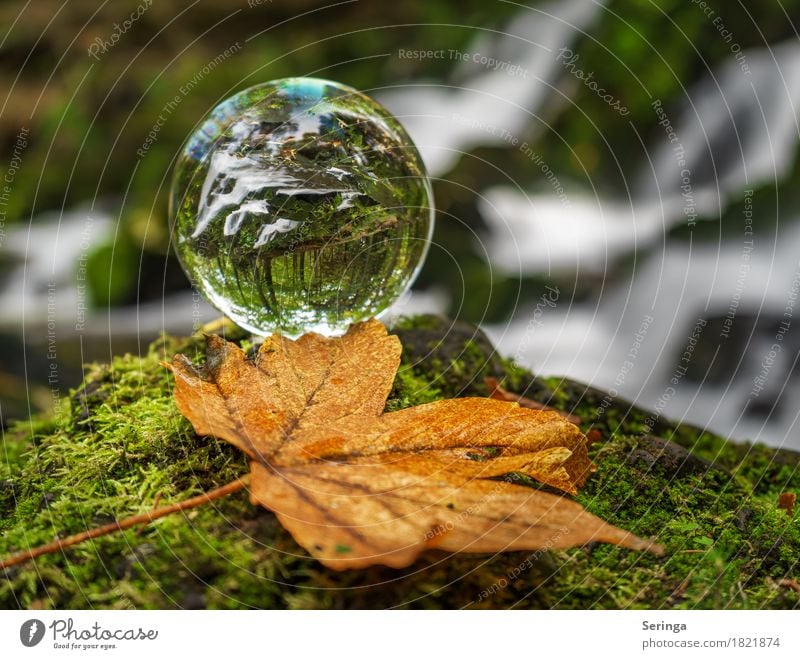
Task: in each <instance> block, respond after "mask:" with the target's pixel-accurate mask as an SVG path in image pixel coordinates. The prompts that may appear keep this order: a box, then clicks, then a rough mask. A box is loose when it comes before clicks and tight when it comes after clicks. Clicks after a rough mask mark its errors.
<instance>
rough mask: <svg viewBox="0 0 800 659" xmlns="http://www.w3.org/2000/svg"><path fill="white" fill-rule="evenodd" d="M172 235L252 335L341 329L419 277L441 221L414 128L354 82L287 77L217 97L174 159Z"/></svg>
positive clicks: (192, 267)
mask: <svg viewBox="0 0 800 659" xmlns="http://www.w3.org/2000/svg"><path fill="white" fill-rule="evenodd" d="M170 204H171V210H170V215H171V217H172V219H173V240H174V242H175V249H176V251H177V253H178V256H179V258H180V260H181V263H182V265H183V267H184V269H185V270H186V272H187V274H188V275H189V277H190V279H191V281H192V283H193V285H194V286H196V287H197V288H199V290H200V291H201V292H202V293H203V294H204V295H205V296H206V298H207V299H208V300H209V301H210V302H211V303H212V304H213V305H214V306H215V307H217V308H218V309H219V310H220V311H222V312H223V313H224V314H225V315H227V316H228V317H229V318H230V319H231V320H233V321H234V322H235V323H236V324H237V325H239V326H240V327H243V328H245V329H247V330H249V331H251V332H253V333H254V334H259V335H266V334H269V333H271V332H275V331H277V332H280V333H281V334H284V335H287V336H292V337H296V336H299V335H300V334H303V333H305V332H310V331H314V332H319V333H322V334H326V335H337V334H341V333H343V332H344V331H346V330H347V328H348V326H349V325H350V324H351V323H355V322H358V321H361V320H365V319H367V318H369V317H372V316H376V315H379V314H380V313H381V312H382V311H384V310H386V309H387V308H388V307H389V306H390V305H391V304H392V303H393V302H395V301H396V300H397V299H398V298H399V297H400V296H401V295H402V294H403V293H404V292H405V291H406V290H407V289H408V287H409V286H410V285H411V283H412V282H413V280H414V278H415V276H416V274H417V272H418V270H419V268H420V267H421V265H422V261H423V259H424V257H425V254H426V252H427V248H428V244H429V242H430V237H431V232H432V230H433V203H432V195H431V188H430V183H429V181H428V178H427V176H426V173H425V168H424V165H423V163H422V159H421V157H420V155H419V153H418V151H417V149H416V147H415V146H414V144H413V142H412V141H411V139H410V138H409V136H408V134H407V133H406V131H405V129H404V128H403V127H402V126H401V125H400V123H399V122H398V120H397V119H395V118H394V117H393V116H392V115H391V114H390V113H389V112H388V111H387V110H386V109H384V108H383V107H382V106H381V105H379V104H378V103H377V102H376V101H374V100H372V99H371V98H369V97H368V96H366V95H364V94H362V93H360V92H358V91H356V90H355V89H352V88H350V87H347V86H345V85H342V84H339V83H336V82H331V81H328V80H320V79H315V78H285V79H281V80H274V81H271V82H267V83H264V84H261V85H257V86H255V87H251V88H249V89H246V90H244V91H242V92H239V93H238V94H236V95H234V96H231V97H230V98H228V99H227V100H225V101H223V102H222V103H220V104H219V105H218V106H217V107H216V108H214V110H212V112H211V113H210V114H209V115H208V117H206V119H205V120H204V122H203V123H202V124H201V125H200V127H199V129H198V130H197V131H195V132H194V133H193V134H192V135H191V136H190V137H189V139H188V140H187V142H186V144H185V145H184V147H183V149H182V151H181V153H180V155H179V160H178V162H177V165H176V168H175V174H174V178H173V182H172V191H171V200H170Z"/></svg>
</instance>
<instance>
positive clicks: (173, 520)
mask: <svg viewBox="0 0 800 659" xmlns="http://www.w3.org/2000/svg"><path fill="white" fill-rule="evenodd" d="M223 328H226V326H224V325H223ZM228 329H229V328H228ZM396 331H397V332H398V334H400V336H401V337H402V340H403V341H404V344H405V350H404V355H403V365H402V367H401V369H400V371H399V372H398V374H397V378H396V380H395V386H394V389H393V391H392V394H391V397H390V400H389V403H388V408H389V409H399V408H402V407H406V406H409V405H416V404H419V403H422V402H427V401H430V400H435V399H437V398H440V397H444V396H453V395H465V394H469V395H474V394H480V393H485V389H484V387H485V385H484V383H483V377H484V376H485V375H492V376H494V377H500V378H502V379H503V381H504V386H506V388H509V389H512V390H514V391H517V392H519V393H525V394H526V395H527V396H529V397H532V398H536V399H538V400H541V401H543V402H548V403H550V404H551V405H554V406H555V407H558V408H561V409H565V410H569V411H571V412H573V413H575V414H577V415H578V416H580V417H581V419H583V420H584V424H583V425H584V430H586V431H593V432H592V437H597V438H598V439H597V441H595V442H594V443H593V444H592V453H593V457H594V459H595V462H596V464H597V472H596V473H595V474H594V475H593V476H592V477H591V478H590V479H589V481H588V482H587V485H586V487H585V488H584V490H583V491H582V492H581V494H580V495H579V497H578V499H579V500H580V501H581V503H582V504H583V505H585V506H586V507H587V508H588V509H589V510H591V511H592V512H594V513H595V514H597V515H600V516H601V517H603V518H605V519H607V520H608V521H610V522H612V523H614V524H617V525H619V526H622V527H624V528H627V529H629V530H631V531H633V532H634V533H636V534H638V535H640V536H649V537H655V538H657V539H658V540H659V541H660V542H662V543H663V544H664V545H665V546H666V550H667V551H666V554H665V555H664V556H663V557H656V556H652V555H650V554H643V553H635V552H630V551H627V550H623V549H619V548H617V547H612V546H607V545H590V546H587V547H584V548H579V549H572V550H567V551H551V552H534V553H530V552H513V553H507V554H497V555H461V556H451V555H446V554H443V553H436V552H430V553H428V554H426V555H425V556H424V557H423V558H422V559H421V560H419V561H418V562H417V563H415V564H414V565H413V566H411V567H409V568H407V569H405V570H392V569H389V568H379V567H378V568H372V569H368V570H362V571H354V572H345V573H337V572H332V571H329V570H326V569H325V568H323V567H322V566H321V565H320V564H319V563H317V562H315V561H314V560H312V559H310V558H309V557H308V556H307V555H306V554H305V553H304V552H303V550H302V549H301V548H300V547H298V546H297V545H296V544H295V543H294V541H293V540H292V538H291V537H290V536H289V535H288V534H287V533H286V531H284V530H283V528H282V527H281V526H280V524H278V523H277V522H276V520H275V518H274V516H273V515H272V514H271V513H270V512H268V511H266V510H264V509H262V508H259V507H254V506H251V505H250V504H249V502H248V501H247V497H246V494H244V493H238V494H235V495H232V496H230V497H228V498H227V499H223V500H219V501H216V502H215V503H214V504H213V505H210V506H206V507H203V508H199V509H195V510H192V511H189V512H187V513H186V514H183V515H174V516H172V517H166V518H164V519H161V520H159V521H158V522H156V523H154V524H152V525H151V526H148V527H145V528H139V529H132V530H129V531H126V532H124V533H117V534H115V535H111V536H107V537H104V538H100V539H98V540H95V541H93V542H87V543H85V544H82V545H79V546H77V547H74V548H72V549H70V550H67V551H66V552H64V553H63V554H55V555H50V556H45V557H41V558H39V559H37V560H36V561H35V562H34V563H28V564H27V565H23V566H19V567H15V568H10V569H8V570H6V573H5V575H4V579H3V580H2V581H1V582H0V605H1V606H5V607H20V606H21V607H45V608H55V607H78V608H80V607H88V606H96V607H108V608H130V607H137V608H138V607H215V608H241V607H267V608H270V607H279V608H284V607H289V608H298V607H325V608H327V607H386V606H403V607H432V608H433V607H437V608H438V607H462V606H472V607H481V608H502V607H508V606H511V605H515V606H518V607H519V606H521V607H531V608H535V607H558V608H615V607H651V608H707V607H714V608H717V607H721V608H765V607H773V608H793V607H798V606H800V604H799V597H798V593H797V592H796V591H794V590H792V588H791V587H789V584H790V580H791V579H792V578H794V577H796V576H797V571H798V559H800V508H798V509H797V510H795V511H794V512H793V513H792V514H787V512H786V511H785V510H783V509H780V508H778V505H777V502H778V496H779V495H780V494H781V493H782V492H786V491H794V492H797V491H800V469H798V467H799V466H800V454H798V453H795V452H792V451H786V450H775V449H770V448H768V447H764V446H759V445H756V446H750V445H746V444H736V443H732V442H729V441H727V440H725V439H723V438H721V437H717V436H715V435H712V434H710V433H708V432H703V431H701V430H699V429H696V428H692V427H688V426H674V425H671V424H669V423H666V422H664V421H662V420H655V419H653V418H652V417H650V416H648V414H647V413H646V412H644V411H642V410H639V409H637V408H635V407H633V406H631V405H630V404H628V403H626V402H624V401H620V400H616V399H613V398H610V397H609V396H608V395H607V394H606V393H605V392H602V391H599V390H596V389H592V388H589V387H586V386H584V385H581V384H579V383H576V382H573V381H569V380H563V379H557V378H536V377H534V376H532V375H531V374H530V373H527V372H525V371H523V370H522V369H520V368H519V367H517V366H515V365H513V364H510V363H509V362H508V361H507V360H505V359H503V358H501V357H500V356H498V355H497V354H495V353H494V350H493V348H492V346H491V343H490V342H489V341H488V340H487V339H486V337H485V336H484V335H483V334H482V333H480V332H479V331H478V330H476V329H475V328H474V327H471V326H467V325H463V324H455V325H453V324H452V323H451V322H450V321H447V320H446V319H441V318H436V317H418V318H413V319H409V320H405V321H402V322H401V323H399V324H398V326H397V329H396ZM228 338H233V339H235V340H238V341H239V342H240V343H241V344H243V345H244V347H245V348H249V347H250V346H249V345H248V342H247V339H246V338H245V337H243V336H241V335H238V336H236V335H235V334H234V335H231V334H229V335H228ZM178 351H180V352H186V353H188V354H190V355H194V356H196V357H197V358H198V359H199V358H201V352H202V341H201V339H200V337H191V338H189V339H173V338H165V339H163V340H161V341H159V342H157V343H155V344H154V345H152V346H151V347H150V349H149V351H148V353H147V354H146V355H143V356H132V355H125V356H123V357H117V358H115V359H114V360H113V362H112V363H111V364H110V365H103V364H95V365H91V366H89V367H88V369H87V374H86V379H85V382H84V383H83V385H82V386H81V387H80V388H79V389H78V390H77V391H75V392H74V394H73V396H72V397H71V399H70V400H68V401H64V402H63V404H62V406H61V407H60V409H59V410H58V411H57V412H56V413H55V414H53V415H51V416H47V417H38V418H34V419H31V420H29V421H25V422H22V423H18V424H16V425H15V426H14V427H13V428H11V429H10V430H9V431H8V432H7V433H6V434H5V437H4V440H3V461H2V464H0V520H1V521H0V553H2V554H6V553H10V552H12V551H15V550H18V549H21V548H23V547H28V546H31V545H37V544H40V543H43V542H46V541H49V540H52V539H53V537H54V536H56V535H59V536H64V535H67V534H71V533H75V532H78V531H81V530H83V529H85V528H87V527H91V526H95V525H98V524H102V523H105V522H108V521H109V520H110V519H112V518H114V517H123V516H127V515H130V514H134V513H137V512H142V511H144V510H147V509H149V508H151V507H152V506H154V505H156V503H157V502H161V503H162V504H163V503H167V502H173V501H179V500H182V499H185V498H187V497H189V496H191V495H193V494H197V493H198V492H202V491H205V490H209V489H211V488H213V487H216V486H219V485H222V484H224V483H226V482H228V481H230V480H232V479H234V478H236V477H237V476H238V475H240V474H242V473H244V472H245V471H246V468H247V465H246V462H245V459H244V457H243V455H241V454H240V453H239V452H237V451H236V450H234V449H233V448H231V447H230V446H228V445H227V444H225V443H222V442H217V441H215V440H214V439H210V438H204V437H198V436H196V435H195V434H194V433H193V431H192V429H191V426H190V425H189V424H188V422H187V421H186V420H185V419H183V417H181V415H180V414H179V413H178V411H177V409H176V408H175V405H174V403H173V400H172V391H171V386H172V383H171V379H170V376H169V374H168V373H167V371H166V370H165V369H164V368H163V367H162V366H161V365H160V361H161V360H163V359H165V358H169V357H170V356H171V355H172V354H173V353H174V352H178Z"/></svg>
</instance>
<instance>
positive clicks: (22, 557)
mask: <svg viewBox="0 0 800 659" xmlns="http://www.w3.org/2000/svg"><path fill="white" fill-rule="evenodd" d="M248 481H249V477H248V476H242V478H237V479H236V480H235V481H232V482H230V483H228V484H226V485H223V486H222V487H218V488H216V489H214V490H211V491H210V492H204V493H203V494H199V495H197V496H196V497H192V498H191V499H186V500H185V501H180V502H178V503H173V504H170V505H169V506H163V507H162V508H154V509H152V510H149V511H148V512H146V513H141V514H139V515H132V516H131V517H126V518H125V519H121V520H118V521H114V522H111V523H110V524H106V525H104V526H98V527H96V528H93V529H90V530H88V531H83V532H82V533H76V534H75V535H71V536H69V537H67V538H63V539H61V540H54V541H53V542H48V543H47V544H46V545H40V546H38V547H34V548H33V549H28V550H26V551H21V552H18V553H16V554H12V555H11V556H8V557H7V558H4V559H2V560H0V570H2V569H5V568H8V567H11V566H12V565H19V564H20V563H25V562H26V561H29V560H31V559H33V558H36V557H37V556H44V555H45V554H54V553H55V552H57V551H59V550H63V549H66V548H67V547H72V546H73V545H77V544H80V543H81V542H86V541H87V540H92V539H93V538H99V537H101V536H104V535H108V534H110V533H114V532H116V531H124V530H125V529H129V528H131V527H132V526H138V525H139V524H149V523H150V522H153V521H155V520H157V519H160V518H162V517H166V516H167V515H171V514H172V513H177V512H180V511H181V510H189V509H191V508H197V507H198V506H202V505H203V504H206V503H209V502H211V501H214V500H215V499H221V498H222V497H226V496H228V495H229V494H233V493H234V492H238V491H239V490H241V489H242V488H244V487H245V486H246V485H247V483H248Z"/></svg>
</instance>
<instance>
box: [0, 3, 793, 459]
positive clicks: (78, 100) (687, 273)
mask: <svg viewBox="0 0 800 659" xmlns="http://www.w3.org/2000/svg"><path fill="white" fill-rule="evenodd" d="M0 16H2V26H3V27H2V29H0V35H2V36H0V57H2V68H0V76H1V77H2V79H3V83H2V96H3V100H2V106H0V142H1V143H2V153H3V156H2V157H0V170H1V172H2V173H0V175H2V176H3V178H4V181H3V182H0V334H1V335H2V336H1V337H0V417H1V418H2V421H3V422H4V423H7V422H8V420H9V419H11V418H21V417H26V416H28V415H29V414H30V413H31V412H33V411H36V410H37V409H46V408H48V407H49V406H52V405H53V403H54V400H56V399H58V398H61V397H64V396H67V395H68V392H69V387H71V386H75V385H76V384H77V383H78V382H79V380H80V375H81V364H82V363H84V362H87V361H91V360H105V359H108V357H109V355H111V354H113V353H118V352H122V351H131V352H134V353H135V352H137V351H142V350H146V346H147V344H148V342H149V341H150V340H152V339H153V338H154V337H155V336H157V335H158V333H159V332H161V331H169V332H175V333H181V332H182V333H187V332H190V331H192V322H193V299H192V294H191V291H190V290H189V285H188V281H187V279H186V277H185V275H184V274H183V272H182V271H181V269H180V267H179V265H178V263H177V261H176V258H175V256H174V254H173V253H172V250H171V246H170V229H169V218H168V216H167V193H168V188H169V180H170V175H171V168H172V163H173V159H174V158H175V155H176V153H177V151H178V149H179V147H180V146H181V144H182V142H183V141H184V139H185V138H186V137H187V136H188V135H189V133H190V132H191V131H192V130H193V129H194V128H195V127H196V125H197V123H198V122H199V121H200V120H201V119H202V118H203V117H204V115H205V114H206V113H207V112H208V111H209V110H210V109H211V108H212V107H213V106H214V105H216V104H217V103H218V102H219V101H220V100H222V99H223V98H225V97H227V96H229V95H231V94H232V93H234V92H236V91H239V90H241V89H244V88H245V87H248V86H251V85H253V84H257V83H259V82H263V81H266V80H270V79H274V78H280V77H284V76H302V75H306V76H316V77H323V78H330V79H333V80H338V81H341V82H343V83H346V84H348V85H351V86H354V87H356V88H358V89H361V90H363V91H365V92H367V93H368V94H370V95H372V96H374V97H375V98H377V99H378V100H380V101H381V102H382V103H384V104H385V105H386V106H387V107H388V108H389V109H390V110H392V111H393V112H394V113H395V114H396V115H397V116H398V117H399V118H400V120H401V121H402V122H403V123H404V124H405V125H406V126H407V127H408V129H409V132H410V133H411V135H412V137H413V138H414V139H415V141H416V142H417V145H418V146H419V147H420V150H421V152H422V154H423V157H424V158H425V161H426V163H427V166H428V168H429V172H430V174H431V176H432V177H433V185H434V194H435V199H436V205H437V227H436V233H435V239H434V245H433V247H432V249H431V252H430V256H429V258H428V260H427V262H426V265H425V267H424V269H423V271H422V274H421V276H420V278H419V280H418V281H417V284H416V285H415V289H414V294H413V295H412V296H411V298H410V299H409V300H407V301H405V306H404V307H403V309H404V310H405V311H406V312H412V311H432V312H437V313H445V314H448V315H450V316H452V317H454V318H460V319H463V320H467V321H471V322H474V323H479V324H480V325H481V327H482V328H484V329H485V330H486V331H487V332H488V333H489V334H490V336H491V337H492V338H493V339H494V340H495V341H496V343H497V345H498V346H499V349H500V350H501V351H503V352H504V353H506V354H508V355H510V356H514V357H516V358H518V359H519V360H520V361H522V362H524V363H525V364H527V365H529V366H531V367H532V368H533V369H534V370H536V371H538V372H541V373H544V374H558V375H568V376H571V377H575V378H579V379H582V380H585V381H587V382H591V383H592V384H595V385H597V386H601V387H604V388H610V389H611V390H612V391H613V392H614V394H615V395H620V396H625V397H627V398H630V399H636V400H637V401H638V402H639V403H640V404H642V405H644V406H647V407H650V408H651V409H654V410H655V411H656V412H657V413H659V414H664V415H667V416H671V417H676V418H683V419H686V420H690V421H693V422H696V423H699V424H701V425H710V427H712V428H713V429H715V430H717V431H719V432H723V433H727V434H731V435H733V436H736V437H742V438H753V439H762V440H764V441H767V442H769V443H772V444H781V443H784V444H786V445H793V446H795V447H799V446H800V433H798V427H797V410H798V409H800V388H798V386H797V384H798V379H797V373H798V370H797V368H796V363H797V358H798V355H800V330H798V329H797V328H796V327H795V326H794V325H795V324H797V323H795V322H794V319H793V318H792V311H793V309H794V298H795V296H796V294H797V289H798V287H800V284H799V283H798V282H800V270H798V259H800V248H799V247H800V211H799V209H798V207H799V206H800V203H798V202H800V189H799V188H798V186H797V184H796V182H797V169H798V161H797V149H796V146H797V143H798V125H799V124H798V120H797V113H796V112H795V107H796V103H797V102H798V100H800V38H799V37H798V33H797V30H796V24H795V23H794V22H793V20H792V19H793V18H800V1H798V0H775V1H774V2H767V3H755V4H754V3H746V2H743V1H742V0H734V1H733V2H731V1H724V0H705V1H703V2H700V1H698V2H695V1H693V0H658V1H657V2H655V1H652V2H651V1H650V0H608V1H607V2H600V1H592V0H551V1H549V2H527V3H517V2H510V1H506V0H499V1H498V0H460V1H458V2H455V1H452V0H451V1H449V2H445V1H441V0H440V1H436V0H431V1H423V0H413V1H410V2H388V3H387V2H381V1H380V0H345V1H343V2H331V3H321V2H311V1H307V0H271V1H269V0H264V1H262V2H257V1H256V0H250V2H247V1H244V2H237V1H230V2H226V1H222V0H216V1H210V0H198V1H195V2H191V3H186V4H184V3H168V2H163V1H160V0H152V1H151V0H139V1H136V0H132V1H127V0H125V1H115V2H98V1H96V0H94V1H84V0H69V1H67V2H60V1H59V2H56V1H51V0H41V1H36V2H31V1H27V2H24V1H22V0H20V1H12V0H6V1H5V2H3V3H2V5H0ZM417 51H433V52H432V53H429V55H430V56H425V57H423V56H421V55H420V54H419V53H418V52H417ZM589 74H591V75H589ZM202 316H203V319H205V320H210V319H212V318H214V317H215V313H214V311H213V310H212V309H210V308H208V307H205V306H204V307H203V309H202ZM778 337H780V338H778ZM775 346H777V348H776V347H775Z"/></svg>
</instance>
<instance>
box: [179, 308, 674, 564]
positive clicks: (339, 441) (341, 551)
mask: <svg viewBox="0 0 800 659" xmlns="http://www.w3.org/2000/svg"><path fill="white" fill-rule="evenodd" d="M400 352H401V345H400V341H399V339H398V338H397V337H396V336H391V335H388V334H387V332H386V328H385V327H384V326H383V325H382V324H381V323H380V322H378V321H376V320H370V321H367V322H364V323H360V324H357V325H354V326H352V327H351V328H350V330H349V331H348V332H347V334H346V335H344V336H343V337H340V338H326V337H322V336H319V335H317V334H306V335H304V336H302V337H300V338H299V339H297V340H296V341H292V340H290V339H286V338H283V337H281V336H277V335H274V336H271V337H269V338H267V339H266V340H265V341H264V343H263V344H262V346H261V348H260V350H259V351H258V355H257V356H256V357H255V359H254V360H250V359H248V358H247V357H246V356H245V354H244V352H242V350H241V349H240V348H239V347H237V346H236V345H234V344H232V343H228V342H226V341H225V340H224V339H222V338H220V337H218V336H209V337H207V362H206V364H205V365H204V366H203V367H200V368H196V367H195V366H193V365H192V363H191V362H190V361H189V360H188V359H187V358H186V357H185V356H183V355H177V356H176V357H175V358H174V359H173V361H172V364H171V365H169V367H170V369H171V370H172V371H173V373H174V374H175V382H176V389H175V398H176V401H177V404H178V407H179V409H180V411H181V412H182V413H183V414H184V415H185V416H186V417H187V418H188V419H189V420H190V421H191V422H192V424H193V426H194V428H195V430H196V431H197V432H198V433H199V434H203V435H214V436H215V437H218V438H220V439H224V440H226V441H228V442H230V443H231V444H233V445H235V446H237V447H238V448H240V449H241V450H242V451H244V452H245V453H246V454H247V455H248V456H249V457H250V460H251V461H250V465H251V479H250V488H251V489H250V498H251V501H252V502H253V503H254V504H261V505H263V506H265V507H266V508H268V509H270V510H272V511H273V512H274V513H275V514H276V515H277V517H278V519H279V520H280V522H281V524H283V526H284V527H286V529H288V531H289V532H290V533H291V534H292V536H294V538H295V540H296V541H297V542H298V543H299V544H300V545H302V546H303V547H304V548H305V549H306V550H307V551H308V552H309V553H310V554H311V555H312V556H314V557H315V558H317V559H318V560H319V561H321V562H322V563H323V564H324V565H326V566H328V567H330V568H333V569H337V570H343V569H350V568H363V567H367V566H369V565H375V564H382V565H389V566H392V567H404V566H406V565H409V564H410V563H412V562H413V561H414V560H415V558H416V557H417V556H418V555H419V554H420V552H421V551H423V550H425V549H426V548H430V547H438V548H440V549H444V550H447V551H451V552H496V551H508V550H534V549H541V548H558V547H572V546H577V545H583V544H585V543H587V542H590V541H602V542H609V543H614V544H618V545H622V546H625V547H629V548H632V549H650V550H652V551H656V552H659V551H661V549H660V547H658V546H657V545H654V544H652V543H650V542H647V541H645V540H642V539H640V538H637V537H636V536H634V535H632V534H630V533H627V532H626V531H623V530H621V529H619V528H617V527H615V526H612V525H610V524H607V523H605V522H604V521H603V520H601V519H599V518H598V517H595V516H594V515H591V514H590V513H588V512H587V511H586V510H584V509H583V507H581V506H580V505H579V504H578V503H576V502H574V501H572V500H571V499H569V498H567V497H563V496H559V495H556V494H551V493H548V492H544V491H540V490H537V489H533V488H530V487H524V486H521V485H515V484H513V483H509V482H505V481H501V480H494V479H496V478H497V477H499V476H502V475H506V474H524V475H526V476H529V477H532V478H535V479H536V480H538V481H540V482H542V483H545V484H547V485H550V486H553V487H555V488H559V489H561V490H564V491H566V492H571V493H574V492H576V489H577V487H579V486H580V485H581V484H582V483H583V481H584V479H585V478H586V476H587V474H588V473H589V472H590V471H591V470H592V468H593V467H592V464H591V462H590V461H589V458H588V455H587V451H586V439H585V437H584V436H583V434H582V433H581V432H580V430H579V429H578V428H577V427H576V426H574V425H573V424H571V423H569V422H568V421H566V420H565V419H564V418H563V417H562V416H560V415H559V414H556V413H553V412H541V411H535V410H528V409H523V408H521V407H519V406H518V405H517V404H516V403H509V402H502V401H497V400H492V399H488V398H487V399H484V398H458V399H453V400H442V401H437V402H434V403H429V404H426V405H420V406H417V407H413V408H409V409H404V410H401V411H397V412H391V413H386V414H384V411H383V410H384V406H385V403H386V399H387V398H388V396H389V392H390V390H391V387H392V383H393V381H394V376H395V373H396V371H397V369H398V367H399V365H400Z"/></svg>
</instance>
